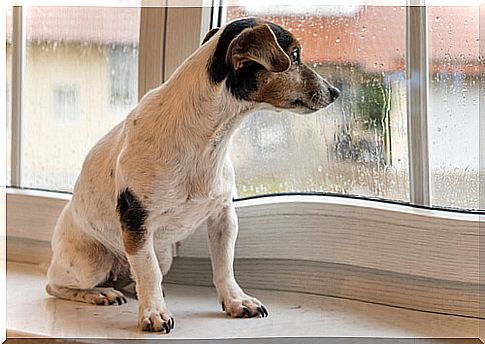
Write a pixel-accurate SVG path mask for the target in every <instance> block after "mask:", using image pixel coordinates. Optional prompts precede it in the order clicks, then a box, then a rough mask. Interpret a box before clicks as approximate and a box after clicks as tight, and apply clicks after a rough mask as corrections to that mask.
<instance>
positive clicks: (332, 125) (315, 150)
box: [226, 1, 409, 201]
mask: <svg viewBox="0 0 485 344" xmlns="http://www.w3.org/2000/svg"><path fill="white" fill-rule="evenodd" d="M254 4H255V2H252V5H244V2H243V1H241V2H240V3H237V2H232V3H230V4H229V6H228V7H227V9H226V19H227V21H230V20H233V19H236V18H239V17H243V16H259V17H264V18H266V19H268V20H271V21H273V22H275V23H278V24H280V25H281V26H283V27H284V28H286V29H287V30H289V31H291V32H292V33H293V34H294V35H295V36H296V37H297V38H298V39H299V40H300V43H301V44H302V46H303V49H302V59H303V60H304V61H305V62H306V63H308V64H309V65H310V67H312V68H313V69H314V70H316V71H317V72H318V73H319V74H320V75H322V76H323V77H324V78H326V79H327V80H329V81H330V82H331V83H332V84H334V85H335V86H337V87H338V88H340V90H341V96H340V97H339V99H338V100H337V101H336V102H335V103H334V104H332V106H331V107H330V108H328V109H324V110H322V111H319V112H318V113H316V114H311V115H307V116H301V115H295V114H291V113H288V112H284V113H273V112H270V111H264V112H258V113H255V114H253V115H251V116H250V117H249V118H247V120H246V121H245V122H244V124H243V126H242V128H241V129H240V131H239V132H238V134H237V136H236V137H235V139H234V141H233V145H232V151H231V155H232V160H233V162H234V165H235V170H236V181H237V191H238V197H245V196H254V195H261V194H270V193H278V192H331V193H339V194H347V195H359V196H366V197H379V198H386V199H392V200H399V201H409V186H408V180H409V171H408V158H407V154H408V150H407V131H406V125H407V124H406V123H407V119H406V75H405V53H406V52H405V13H406V11H405V8H404V7H390V6H382V7H379V6H307V7H306V6H304V5H297V6H296V5H295V6H266V5H262V4H261V5H254Z"/></svg>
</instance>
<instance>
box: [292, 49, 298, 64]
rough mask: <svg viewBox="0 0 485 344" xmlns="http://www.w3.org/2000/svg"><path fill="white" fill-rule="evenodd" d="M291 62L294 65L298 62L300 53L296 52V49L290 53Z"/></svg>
mask: <svg viewBox="0 0 485 344" xmlns="http://www.w3.org/2000/svg"><path fill="white" fill-rule="evenodd" d="M291 62H292V63H294V64H296V63H298V62H300V52H299V51H298V49H295V50H293V51H292V52H291Z"/></svg>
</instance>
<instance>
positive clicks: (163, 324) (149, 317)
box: [138, 307, 175, 334]
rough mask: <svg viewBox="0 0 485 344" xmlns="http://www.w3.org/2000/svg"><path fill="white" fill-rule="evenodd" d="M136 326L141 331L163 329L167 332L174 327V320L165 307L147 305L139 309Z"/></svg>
mask: <svg viewBox="0 0 485 344" xmlns="http://www.w3.org/2000/svg"><path fill="white" fill-rule="evenodd" d="M138 326H139V328H140V329H141V330H142V331H149V332H162V331H164V332H165V333H167V334H168V333H170V331H171V330H173V328H174V327H175V320H173V317H172V314H170V312H169V311H168V310H166V309H163V308H159V307H156V308H154V307H148V308H144V309H141V310H140V315H139V319H138Z"/></svg>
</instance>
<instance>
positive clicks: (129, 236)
mask: <svg viewBox="0 0 485 344" xmlns="http://www.w3.org/2000/svg"><path fill="white" fill-rule="evenodd" d="M145 240H146V238H145V235H141V234H140V233H136V232H131V231H129V230H126V229H125V228H123V245H124V246H125V251H126V253H128V254H130V255H134V254H136V253H137V252H138V251H139V250H140V249H141V248H142V247H143V245H144V244H145Z"/></svg>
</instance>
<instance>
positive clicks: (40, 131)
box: [21, 3, 140, 191]
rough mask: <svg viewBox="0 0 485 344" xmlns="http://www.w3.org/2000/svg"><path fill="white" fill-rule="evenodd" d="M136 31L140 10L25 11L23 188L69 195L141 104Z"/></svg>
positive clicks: (37, 8) (54, 9)
mask: <svg viewBox="0 0 485 344" xmlns="http://www.w3.org/2000/svg"><path fill="white" fill-rule="evenodd" d="M133 5H137V4H135V3H134V4H133ZM139 25H140V9H139V8H137V7H119V8H115V7H29V8H27V9H26V40H27V47H26V66H25V77H24V98H23V102H24V112H23V120H22V172H21V173H22V175H21V182H22V186H24V187H34V188H43V189H52V190H64V191H70V190H71V189H72V187H73V185H74V182H75V179H76V177H77V175H78V174H79V172H80V169H81V166H82V162H83V160H84V157H85V156H86V154H87V153H88V151H89V149H90V148H91V147H92V146H93V145H94V144H95V143H96V141H97V140H99V139H100V138H101V137H102V136H103V135H105V134H106V133H107V132H108V131H109V130H110V129H111V128H112V127H113V126H115V125H116V124H117V123H118V122H120V121H121V120H123V119H124V117H126V115H127V114H128V113H129V111H130V109H131V108H132V107H133V106H134V105H135V104H136V101H137V82H138V72H137V71H138V68H137V62H138V33H139Z"/></svg>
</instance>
